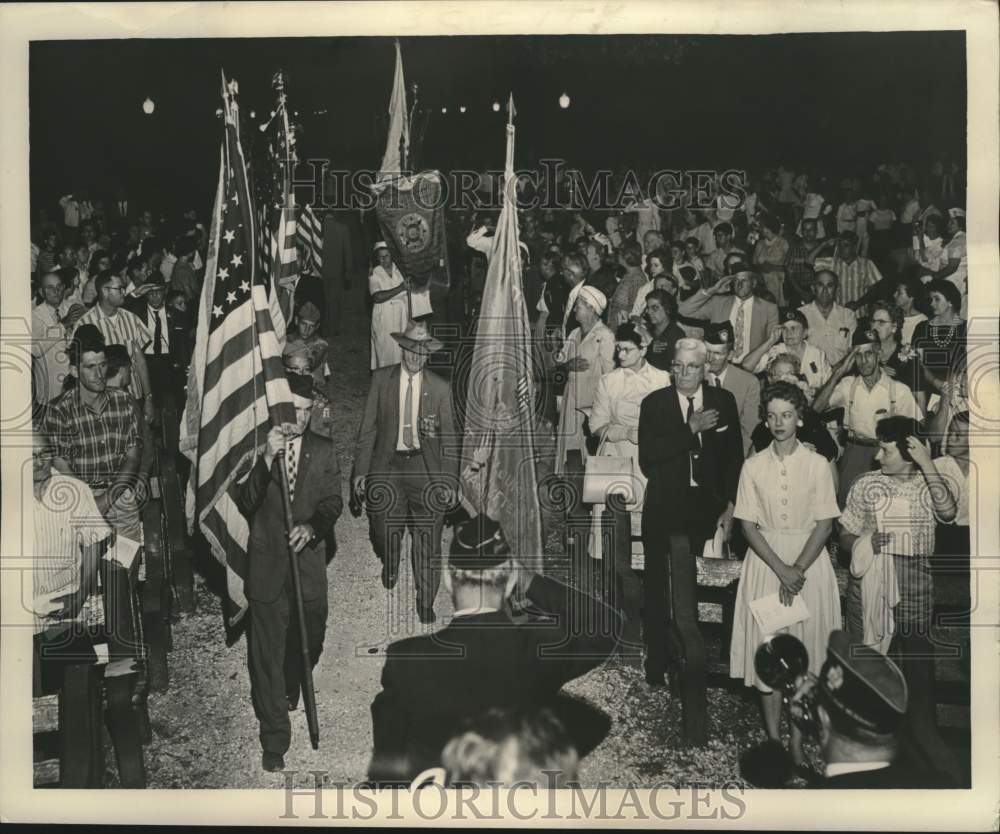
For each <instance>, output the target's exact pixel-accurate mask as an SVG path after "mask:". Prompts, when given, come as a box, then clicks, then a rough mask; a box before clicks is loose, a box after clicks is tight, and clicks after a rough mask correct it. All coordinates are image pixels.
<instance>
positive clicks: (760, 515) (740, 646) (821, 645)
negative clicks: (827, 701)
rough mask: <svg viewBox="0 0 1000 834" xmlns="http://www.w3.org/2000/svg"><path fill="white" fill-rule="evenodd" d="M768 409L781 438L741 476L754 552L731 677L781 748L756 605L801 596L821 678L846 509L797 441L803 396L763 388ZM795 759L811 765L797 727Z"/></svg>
mask: <svg viewBox="0 0 1000 834" xmlns="http://www.w3.org/2000/svg"><path fill="white" fill-rule="evenodd" d="M761 405H762V406H763V410H764V413H765V414H766V415H767V426H768V428H769V429H770V431H771V435H772V436H773V438H774V439H773V440H772V442H771V445H770V446H769V447H768V449H767V450H766V451H764V452H761V453H759V454H756V455H754V456H753V457H752V458H750V459H749V460H748V461H747V462H746V463H745V464H744V465H743V469H742V470H741V472H740V483H739V491H738V493H737V497H736V509H735V511H734V513H733V515H734V517H735V518H738V519H739V520H740V523H741V526H742V528H743V535H744V536H745V537H746V540H747V542H749V544H750V552H749V553H748V554H747V557H746V559H745V560H744V562H743V569H742V572H741V574H740V584H739V589H738V591H737V592H736V611H735V614H734V616H733V635H732V641H731V643H730V649H729V674H730V676H732V677H734V678H743V681H744V683H745V684H747V685H748V686H756V687H757V688H758V689H759V690H760V692H761V700H762V703H763V714H764V728H765V730H766V732H767V737H768V739H769V740H771V741H776V742H779V743H780V742H781V733H780V724H781V703H782V694H781V693H780V692H774V691H772V690H771V689H770V688H769V687H767V686H766V685H765V684H764V683H763V682H762V681H761V680H760V679H759V678H758V677H757V674H756V670H755V668H754V653H755V652H756V651H757V647H758V646H759V645H760V644H761V643H762V642H763V640H764V638H765V637H767V636H768V635H766V634H764V633H762V632H761V630H760V627H759V626H758V625H757V622H756V620H755V618H754V616H753V613H752V611H751V608H750V604H751V603H752V602H754V601H755V600H759V599H762V598H764V597H767V596H770V595H773V594H778V596H779V598H780V600H781V602H782V604H784V605H791V604H792V601H793V598H794V597H795V596H797V595H799V594H801V595H802V601H803V602H804V603H805V607H806V609H807V610H808V616H807V617H806V618H805V620H800V621H799V622H796V623H794V624H792V625H791V627H790V628H789V633H790V634H792V635H794V636H795V637H797V638H798V639H799V640H801V641H802V642H803V644H804V645H805V647H806V650H807V651H808V653H809V670H810V671H811V672H812V673H813V674H817V673H818V672H819V670H820V666H821V665H822V661H823V657H824V651H825V649H826V645H827V640H828V639H829V637H830V632H831V631H833V630H834V629H835V628H838V627H839V626H840V591H839V590H838V588H837V577H836V576H835V575H834V572H833V562H832V561H831V559H830V554H829V553H827V551H826V540H827V539H828V538H829V536H830V532H831V531H832V529H833V521H834V519H836V518H837V517H839V516H840V509H839V508H838V506H837V499H836V496H835V494H834V485H833V477H832V476H831V474H830V467H829V466H828V464H827V462H826V460H825V459H824V458H823V457H822V456H820V455H818V454H816V453H815V452H812V451H809V450H808V449H806V448H805V446H803V445H802V443H800V442H799V440H798V438H797V433H798V428H800V427H801V425H802V417H803V415H804V413H805V410H806V400H805V396H804V395H803V393H802V391H800V390H799V388H798V387H796V386H795V385H792V384H790V383H787V382H778V383H776V384H775V385H771V386H768V388H766V389H765V390H764V394H763V396H762V397H761ZM791 754H792V760H793V761H794V763H795V764H796V765H797V766H799V767H805V766H806V759H805V756H804V754H803V751H802V733H801V731H800V730H799V728H798V727H797V726H796V725H794V724H793V725H792V737H791Z"/></svg>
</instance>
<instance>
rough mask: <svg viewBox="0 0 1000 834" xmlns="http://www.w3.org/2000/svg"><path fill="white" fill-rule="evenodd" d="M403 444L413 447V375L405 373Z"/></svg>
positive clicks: (409, 447) (408, 447)
mask: <svg viewBox="0 0 1000 834" xmlns="http://www.w3.org/2000/svg"><path fill="white" fill-rule="evenodd" d="M403 445H404V446H405V447H406V448H407V449H412V448H413V376H412V375H411V374H407V375H406V404H405V405H404V406H403Z"/></svg>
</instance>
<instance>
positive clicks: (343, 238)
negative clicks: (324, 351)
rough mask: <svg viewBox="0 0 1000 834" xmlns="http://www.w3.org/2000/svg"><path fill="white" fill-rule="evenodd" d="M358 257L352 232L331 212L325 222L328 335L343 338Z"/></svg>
mask: <svg viewBox="0 0 1000 834" xmlns="http://www.w3.org/2000/svg"><path fill="white" fill-rule="evenodd" d="M353 263H354V254H353V252H352V249H351V232H350V229H348V228H347V226H346V225H345V224H344V223H342V222H341V221H340V220H338V219H337V217H336V215H335V214H334V213H333V212H332V211H330V212H327V214H326V217H324V218H323V276H322V277H323V296H324V300H325V301H326V316H325V319H326V321H325V324H326V335H327V336H328V337H331V338H333V337H336V336H339V335H340V325H341V317H342V315H343V306H344V304H343V296H344V291H345V290H346V289H348V288H349V286H350V281H351V269H352V267H353Z"/></svg>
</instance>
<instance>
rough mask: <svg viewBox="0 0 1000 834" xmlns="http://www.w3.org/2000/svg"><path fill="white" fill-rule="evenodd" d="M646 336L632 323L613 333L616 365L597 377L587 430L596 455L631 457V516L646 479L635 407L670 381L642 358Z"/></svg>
mask: <svg viewBox="0 0 1000 834" xmlns="http://www.w3.org/2000/svg"><path fill="white" fill-rule="evenodd" d="M648 344H649V337H648V336H646V335H645V334H643V333H642V332H641V331H640V330H639V329H638V328H637V327H636V326H635V325H634V324H631V323H629V324H623V325H621V326H620V327H619V328H618V331H617V333H615V352H616V353H617V354H618V365H619V367H617V368H615V369H614V370H613V371H611V372H610V373H607V374H605V375H604V376H602V377H601V379H600V381H598V383H597V392H596V393H595V394H594V406H593V408H592V409H591V412H590V430H591V432H592V433H593V434H595V435H597V437H598V438H600V446H599V447H598V451H597V454H598V455H607V456H609V457H627V458H632V459H633V468H632V471H633V472H634V477H633V483H632V489H633V490H634V495H633V496H632V497H633V498H634V500H632V501H630V502H629V503H628V504H627V507H628V509H629V511H630V512H631V513H633V526H634V522H635V521H636V518H635V515H636V514H638V513H641V512H642V504H643V498H644V496H645V492H646V478H645V477H644V476H643V474H642V470H641V469H639V407H640V406H641V405H642V401H643V400H644V399H645V398H646V395H647V394H649V393H650V392H651V391H655V390H657V389H658V388H666V387H667V386H668V385H669V384H670V374H668V373H667V372H666V371H662V370H660V369H659V368H654V367H653V366H652V365H650V364H649V363H648V362H647V361H646V347H647V345H648ZM603 512H604V504H603V503H602V504H595V505H594V509H593V516H594V525H595V527H594V529H595V533H597V532H599V530H600V518H601V513H603ZM590 553H591V556H593V557H594V558H595V559H600V558H601V539H600V536H599V535H595V536H594V537H593V539H592V546H591V551H590Z"/></svg>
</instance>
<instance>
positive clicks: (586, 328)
mask: <svg viewBox="0 0 1000 834" xmlns="http://www.w3.org/2000/svg"><path fill="white" fill-rule="evenodd" d="M607 306H608V300H607V297H606V296H605V295H604V293H602V292H601V291H600V290H599V289H596V288H595V287H590V286H586V285H584V286H583V287H581V288H580V291H579V293H578V294H577V297H576V302H575V303H574V305H573V314H574V315H575V316H576V320H577V321H578V322H579V323H580V326H579V327H575V328H574V329H573V330H572V331H571V332H570V334H569V336H567V337H566V342H565V344H564V345H563V347H562V349H561V350H560V351H559V352H558V353H556V364H557V365H560V366H562V367H563V369H564V370H565V371H566V373H567V375H568V379H567V382H566V389H565V391H564V393H563V400H562V408H561V410H560V412H559V435H558V437H557V445H556V465H555V471H556V474H558V475H562V474H564V473H565V472H566V455H567V454H568V453H569V452H574V451H576V452H579V453H580V457H581V458H582V459H583V461H584V462H586V459H587V444H586V438H585V437H584V433H583V421H584V419H585V418H586V417H587V416H588V415H589V413H590V409H591V406H593V404H594V394H595V392H596V391H597V383H598V381H599V380H600V378H601V377H602V376H604V375H605V374H606V373H607V372H608V371H610V370H611V369H612V368H614V355H615V337H614V334H612V332H611V331H610V330H609V329H608V326H607V325H606V324H604V322H602V321H601V313H603V312H604V309H605V308H606V307H607Z"/></svg>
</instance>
